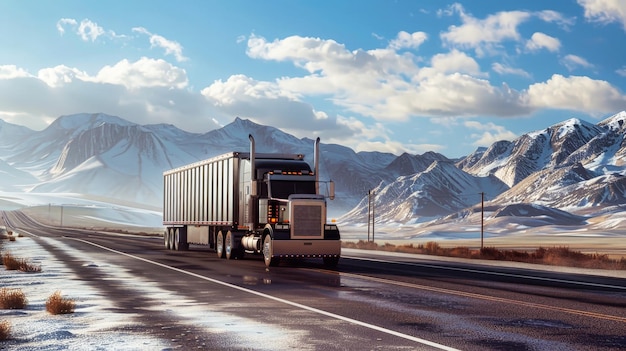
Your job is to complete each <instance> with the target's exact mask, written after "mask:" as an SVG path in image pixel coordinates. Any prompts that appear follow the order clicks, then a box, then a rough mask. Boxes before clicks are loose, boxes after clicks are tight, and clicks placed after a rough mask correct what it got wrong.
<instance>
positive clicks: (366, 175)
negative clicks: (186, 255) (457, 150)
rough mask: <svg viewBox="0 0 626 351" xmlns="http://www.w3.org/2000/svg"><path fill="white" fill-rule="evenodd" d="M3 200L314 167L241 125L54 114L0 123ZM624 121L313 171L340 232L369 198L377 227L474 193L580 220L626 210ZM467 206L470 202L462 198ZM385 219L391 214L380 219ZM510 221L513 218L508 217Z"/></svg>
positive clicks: (422, 217)
mask: <svg viewBox="0 0 626 351" xmlns="http://www.w3.org/2000/svg"><path fill="white" fill-rule="evenodd" d="M5 134H6V135H7V136H8V135H14V137H12V138H10V137H7V138H5V139H2V140H1V141H0V161H2V163H1V166H2V167H0V172H4V173H5V174H7V176H6V177H4V180H0V190H3V191H27V192H28V191H30V192H65V193H68V192H70V193H71V192H77V193H86V194H91V195H93V196H108V197H113V198H115V197H119V198H120V199H123V200H125V201H135V202H139V203H149V204H152V205H153V204H155V203H161V201H162V194H161V186H162V180H161V177H162V172H163V171H165V170H167V169H170V168H175V167H178V166H181V165H184V164H188V163H192V162H196V161H199V160H202V159H206V158H209V157H213V156H216V155H219V154H222V153H224V152H229V151H246V150H248V149H249V141H248V135H249V134H253V135H254V136H255V140H256V143H257V151H258V152H281V153H302V154H305V155H306V157H305V160H307V162H309V163H312V162H313V160H312V156H313V139H310V138H302V139H298V138H296V137H295V136H292V135H290V134H287V133H285V132H283V131H281V130H280V129H277V128H275V127H271V126H263V125H259V124H256V123H253V122H252V121H250V120H247V119H241V118H236V119H235V120H234V121H233V122H232V123H230V124H228V125H226V126H224V127H222V128H220V129H215V130H212V131H209V132H206V133H190V132H186V131H183V130H181V129H178V128H177V127H176V126H174V125H171V124H152V125H138V124H135V123H132V122H129V121H127V120H124V119H123V118H120V117H116V116H109V115H106V114H102V113H95V114H94V113H91V114H89V113H81V114H75V115H65V116H60V117H59V118H58V119H57V120H55V121H54V122H53V123H52V124H51V125H50V126H49V127H48V128H46V129H44V130H42V131H32V130H29V129H28V128H25V127H20V126H17V125H12V124H10V123H6V122H4V121H1V120H0V135H5ZM625 134H626V112H624V111H622V112H619V113H617V114H614V115H612V116H610V117H608V118H606V119H604V120H602V121H600V122H599V123H597V124H591V123H589V122H585V121H581V120H579V119H574V118H573V119H569V120H566V121H563V122H560V123H557V124H554V125H552V126H549V127H547V128H545V129H542V130H538V131H532V132H529V133H527V134H524V135H522V136H520V137H518V138H517V139H515V140H513V141H500V142H496V143H494V144H492V145H491V146H490V147H488V148H478V149H477V150H476V151H475V152H473V153H471V154H469V155H468V156H466V157H464V158H462V159H460V160H451V159H448V158H447V157H446V156H444V155H442V154H438V153H435V152H427V153H424V154H422V155H410V154H406V153H405V154H402V155H400V156H395V155H392V154H388V153H380V152H359V153H356V152H355V151H354V150H352V149H350V148H347V147H344V146H341V145H337V144H324V143H323V140H322V144H321V145H320V151H321V153H320V165H321V167H320V173H321V175H322V178H323V179H332V180H334V181H335V183H336V190H337V197H336V198H337V200H335V201H331V202H330V206H331V212H332V213H333V214H336V215H342V216H341V220H343V221H345V222H346V223H359V222H363V220H364V219H365V218H366V216H365V214H366V206H367V201H366V199H367V194H368V193H369V192H370V191H371V190H374V191H375V194H376V195H375V198H374V203H375V204H376V206H377V207H379V208H380V209H382V211H379V214H380V216H379V218H378V219H377V220H379V221H381V222H388V223H416V222H424V221H426V220H428V219H432V218H435V217H445V216H447V215H450V214H453V213H455V212H458V211H464V209H467V208H472V207H473V206H475V205H476V204H477V203H478V201H479V198H480V196H479V194H484V195H486V199H487V200H488V201H489V202H490V203H491V205H492V206H500V207H502V206H511V205H514V204H522V203H537V204H538V205H541V206H546V208H547V207H549V208H554V209H559V210H564V211H574V212H576V211H581V210H588V209H589V208H591V207H595V208H597V211H596V212H599V211H600V210H601V209H602V208H605V207H610V206H616V205H620V204H624V203H626V190H624V189H626V185H625V184H626V183H625V181H624V180H623V179H626V177H625V176H626V161H624V160H625V158H626V157H624V156H626V141H625V137H624V136H625ZM467 198H471V200H467ZM385 213H389V214H388V215H385ZM511 213H513V212H511Z"/></svg>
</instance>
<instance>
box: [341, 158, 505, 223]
mask: <svg viewBox="0 0 626 351" xmlns="http://www.w3.org/2000/svg"><path fill="white" fill-rule="evenodd" d="M431 156H432V154H431V155H428V156H426V157H425V158H423V160H426V159H430V160H431V163H430V165H428V167H427V168H426V169H424V170H423V171H420V172H418V173H415V174H412V175H406V176H400V177H399V178H397V179H396V180H395V181H393V182H391V183H388V184H382V183H381V184H380V185H379V186H378V187H377V188H376V189H373V194H374V199H375V201H374V206H375V211H376V212H377V213H378V215H377V218H378V219H377V220H378V221H381V222H388V223H389V222H392V223H407V222H411V221H419V220H423V218H424V217H425V218H436V217H439V216H443V215H447V214H449V213H452V212H456V211H459V210H461V209H464V208H467V207H470V206H472V205H475V204H476V203H479V202H480V200H481V193H486V196H489V197H495V196H497V195H498V194H500V193H502V192H503V191H505V190H506V189H508V187H507V186H506V185H505V184H504V183H503V182H502V181H500V180H499V179H497V178H495V177H493V176H486V177H477V176H473V175H470V174H468V173H466V172H463V171H462V170H461V169H459V168H458V167H456V166H455V165H454V164H453V163H452V162H451V161H449V160H440V158H441V157H439V156H436V157H431ZM401 157H402V156H401ZM404 159H406V157H405V158H404ZM418 164H419V163H418ZM368 206H369V204H368V198H367V197H366V198H364V199H363V200H362V201H361V202H360V203H359V205H358V206H357V207H355V208H354V209H353V210H352V211H350V212H348V213H347V214H346V215H345V216H344V217H343V219H344V220H350V221H353V220H356V221H359V222H366V221H367V216H368Z"/></svg>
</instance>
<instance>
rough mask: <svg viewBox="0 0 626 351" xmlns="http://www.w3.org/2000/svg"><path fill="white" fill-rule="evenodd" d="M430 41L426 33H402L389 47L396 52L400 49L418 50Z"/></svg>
mask: <svg viewBox="0 0 626 351" xmlns="http://www.w3.org/2000/svg"><path fill="white" fill-rule="evenodd" d="M427 39H428V35H427V34H426V33H424V32H415V33H407V32H405V31H401V32H399V33H398V36H397V37H396V39H394V40H392V41H391V42H390V43H389V47H390V48H391V49H394V50H400V49H417V48H418V47H419V46H420V45H422V44H423V43H424V42H425V41H426V40H427Z"/></svg>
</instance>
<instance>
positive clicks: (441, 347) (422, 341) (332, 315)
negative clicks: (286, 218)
mask: <svg viewBox="0 0 626 351" xmlns="http://www.w3.org/2000/svg"><path fill="white" fill-rule="evenodd" d="M68 239H72V240H76V241H80V242H82V243H85V244H89V245H92V246H95V247H98V248H101V249H103V250H107V251H110V252H113V253H116V254H118V255H123V256H126V257H130V258H133V259H136V260H139V261H143V262H146V263H150V264H153V265H156V266H159V267H163V268H167V269H171V270H173V271H176V272H179V273H183V274H187V275H190V276H192V277H195V278H199V279H203V280H206V281H209V282H212V283H215V284H219V285H223V286H226V287H229V288H232V289H236V290H240V291H243V292H247V293H250V294H253V295H257V296H260V297H263V298H266V299H270V300H274V301H277V302H281V303H284V304H287V305H290V306H293V307H296V308H300V309H303V310H307V311H310V312H313V313H317V314H321V315H324V316H327V317H330V318H334V319H339V320H342V321H345V322H348V323H351V324H356V325H359V326H362V327H365V328H368V329H373V330H376V331H379V332H382V333H386V334H389V335H393V336H397V337H399V338H403V339H406V340H410V341H414V342H417V343H420V344H423V345H427V346H431V347H434V348H437V349H439V350H446V351H458V349H455V348H452V347H449V346H445V345H441V344H438V343H436V342H433V341H429V340H425V339H421V338H417V337H414V336H411V335H407V334H403V333H400V332H397V331H394V330H391V329H387V328H383V327H379V326H377V325H373V324H369V323H365V322H361V321H358V320H356V319H352V318H348V317H345V316H341V315H338V314H335V313H331V312H326V311H323V310H320V309H317V308H314V307H310V306H306V305H302V304H299V303H297V302H293V301H289V300H284V299H281V298H278V297H275V296H272V295H268V294H264V293H261V292H258V291H254V290H250V289H246V288H243V287H241V286H237V285H234V284H230V283H226V282H223V281H220V280H216V279H213V278H209V277H205V276H202V275H199V274H196V273H192V272H188V271H185V270H182V269H179V268H175V267H170V266H168V265H165V264H162V263H159V262H155V261H151V260H148V259H145V258H142V257H138V256H135V255H131V254H127V253H125V252H121V251H117V250H114V249H111V248H108V247H106V246H102V245H99V244H96V243H92V242H90V241H86V240H82V239H76V238H69V237H68Z"/></svg>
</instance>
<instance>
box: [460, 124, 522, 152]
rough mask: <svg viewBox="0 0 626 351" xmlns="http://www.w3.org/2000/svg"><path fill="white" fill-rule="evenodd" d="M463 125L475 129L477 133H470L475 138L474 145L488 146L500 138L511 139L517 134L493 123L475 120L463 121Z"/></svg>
mask: <svg viewBox="0 0 626 351" xmlns="http://www.w3.org/2000/svg"><path fill="white" fill-rule="evenodd" d="M463 125H464V126H465V127H466V128H468V129H470V130H477V131H478V133H471V135H470V136H471V138H472V139H476V140H475V141H474V142H473V143H472V145H474V146H487V147H488V146H490V145H492V144H493V143H495V142H498V141H502V140H509V141H510V140H513V139H515V138H517V135H516V134H515V133H513V132H511V131H509V130H507V129H506V128H505V127H503V126H499V125H496V124H494V123H480V122H477V121H465V122H464V123H463Z"/></svg>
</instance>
